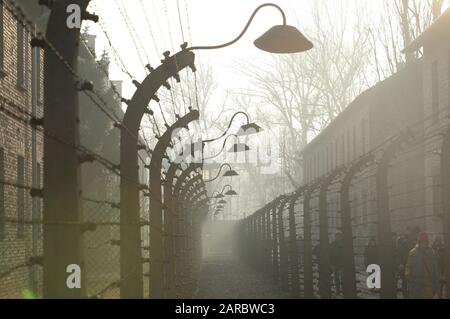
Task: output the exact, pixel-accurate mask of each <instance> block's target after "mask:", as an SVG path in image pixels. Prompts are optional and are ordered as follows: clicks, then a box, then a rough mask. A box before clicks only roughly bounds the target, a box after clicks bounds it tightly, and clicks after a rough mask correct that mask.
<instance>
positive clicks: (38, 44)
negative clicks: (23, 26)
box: [30, 37, 45, 49]
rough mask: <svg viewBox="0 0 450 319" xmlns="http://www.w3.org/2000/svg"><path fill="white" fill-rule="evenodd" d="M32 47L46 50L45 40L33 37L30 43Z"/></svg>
mask: <svg viewBox="0 0 450 319" xmlns="http://www.w3.org/2000/svg"><path fill="white" fill-rule="evenodd" d="M30 45H31V47H32V48H41V49H45V40H44V39H43V38H41V37H33V38H32V39H31V41H30Z"/></svg>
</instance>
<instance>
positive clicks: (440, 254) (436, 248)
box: [431, 236, 447, 298]
mask: <svg viewBox="0 0 450 319" xmlns="http://www.w3.org/2000/svg"><path fill="white" fill-rule="evenodd" d="M431 248H433V252H434V254H435V255H436V259H437V264H438V267H439V291H438V297H439V298H442V297H443V295H444V286H445V273H446V271H447V270H446V268H445V251H444V245H443V243H442V238H441V237H440V236H437V237H436V238H435V239H434V242H433V245H432V246H431Z"/></svg>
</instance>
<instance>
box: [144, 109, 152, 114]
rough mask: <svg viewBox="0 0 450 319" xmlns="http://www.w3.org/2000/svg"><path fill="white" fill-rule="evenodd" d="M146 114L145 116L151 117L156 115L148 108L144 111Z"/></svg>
mask: <svg viewBox="0 0 450 319" xmlns="http://www.w3.org/2000/svg"><path fill="white" fill-rule="evenodd" d="M144 113H145V114H150V115H153V114H154V113H153V111H152V110H150V109H148V108H145V109H144Z"/></svg>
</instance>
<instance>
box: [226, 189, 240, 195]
mask: <svg viewBox="0 0 450 319" xmlns="http://www.w3.org/2000/svg"><path fill="white" fill-rule="evenodd" d="M225 195H230V196H233V195H237V193H236V192H235V191H234V190H232V189H230V190H229V191H228V192H226V193H225Z"/></svg>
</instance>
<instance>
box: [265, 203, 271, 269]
mask: <svg viewBox="0 0 450 319" xmlns="http://www.w3.org/2000/svg"><path fill="white" fill-rule="evenodd" d="M264 215H265V219H266V234H267V237H266V242H265V244H264V245H265V248H266V256H265V257H266V258H265V261H264V263H265V272H266V274H267V275H268V276H270V273H271V269H272V231H271V229H270V226H271V223H270V207H267V206H266V208H265V210H264Z"/></svg>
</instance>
